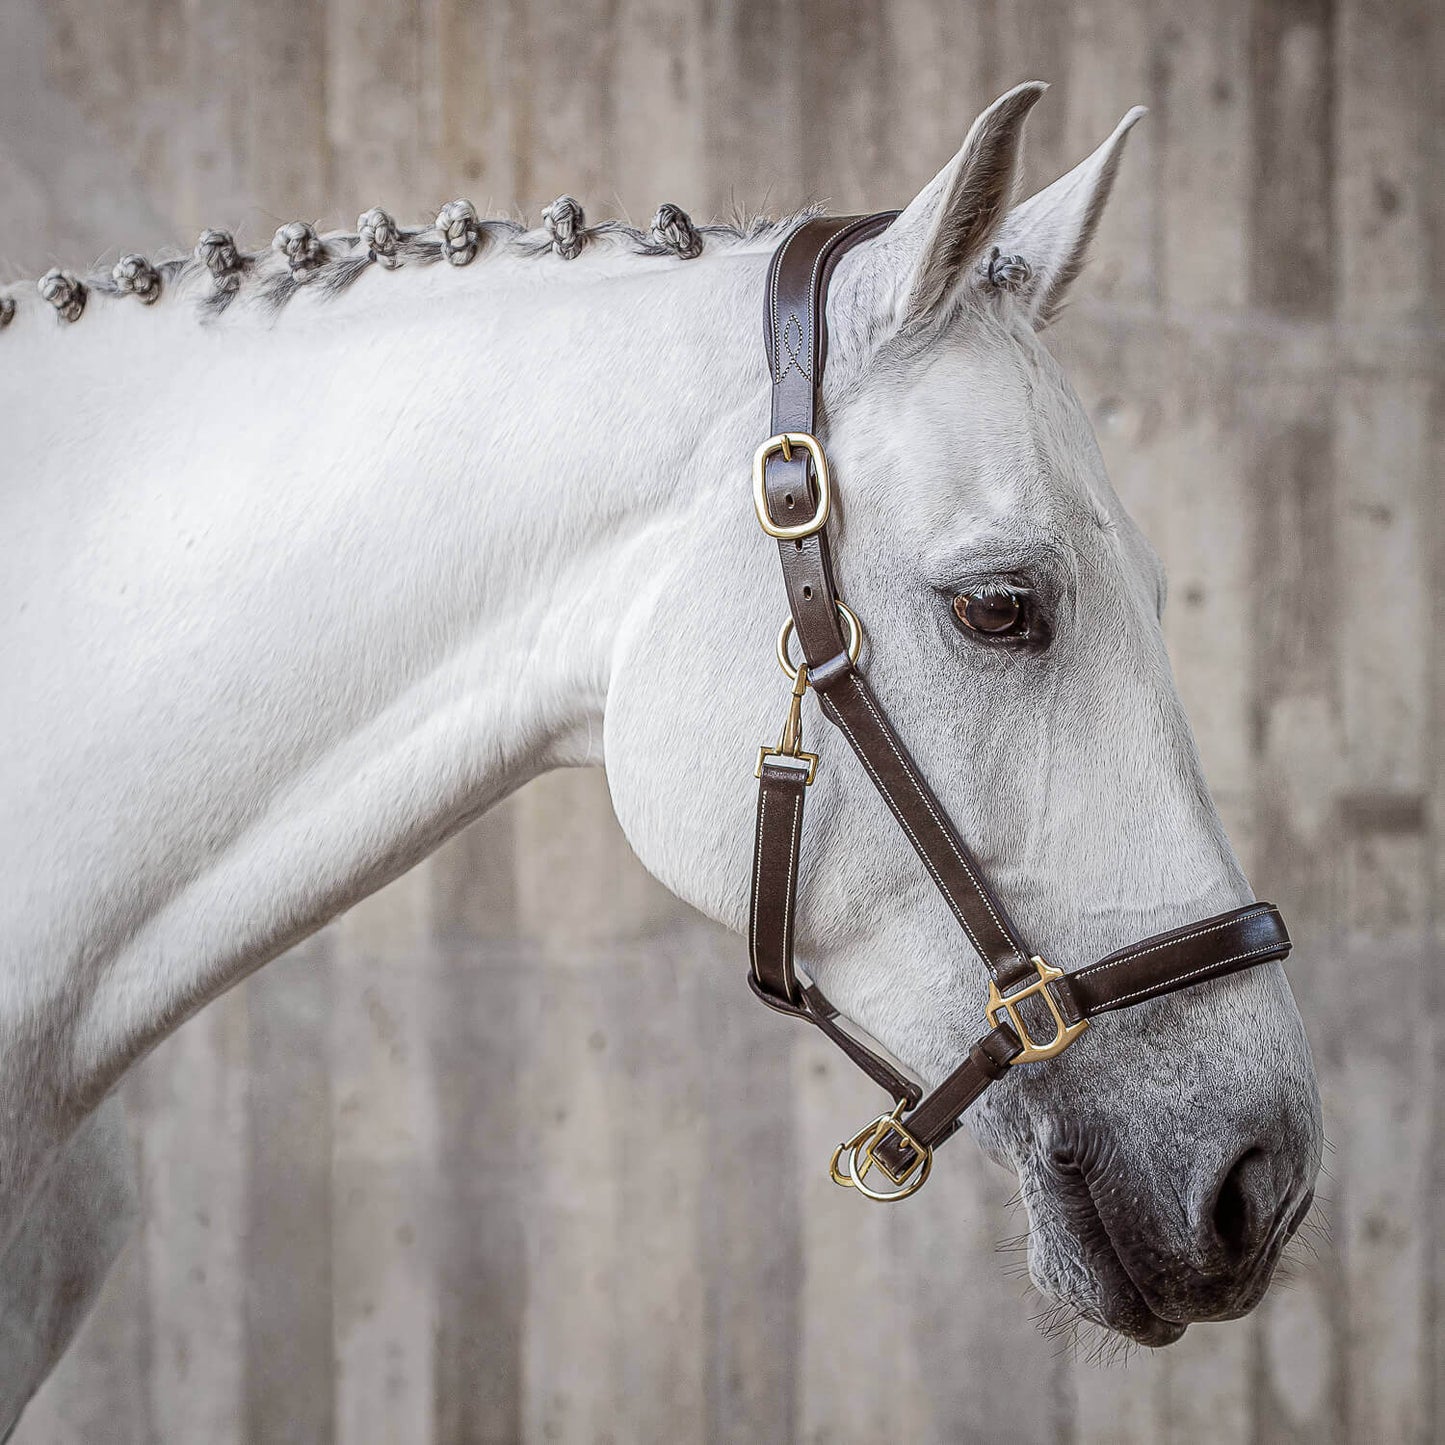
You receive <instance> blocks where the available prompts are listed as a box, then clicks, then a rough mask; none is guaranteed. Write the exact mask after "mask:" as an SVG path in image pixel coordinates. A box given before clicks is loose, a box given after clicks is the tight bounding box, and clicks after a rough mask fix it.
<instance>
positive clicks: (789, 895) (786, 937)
mask: <svg viewBox="0 0 1445 1445" xmlns="http://www.w3.org/2000/svg"><path fill="white" fill-rule="evenodd" d="M802 817H803V794H802V792H801V791H799V792H797V793H794V794H793V837H792V842H791V844H790V846H789V849H788V891H787V892H786V893H784V894H783V982H784V986H785V987H786V988H787V989H788V991H789V993H790V994H791V992H792V991H793V988H794V987H795V986H796V981H795V978H794V975H793V968H792V959H793V950H792V945H791V933H790V932H789V930H790V929H791V928H792V926H793V866H794V864H796V863H797V861H798V824H799V822H800V821H801V820H802Z"/></svg>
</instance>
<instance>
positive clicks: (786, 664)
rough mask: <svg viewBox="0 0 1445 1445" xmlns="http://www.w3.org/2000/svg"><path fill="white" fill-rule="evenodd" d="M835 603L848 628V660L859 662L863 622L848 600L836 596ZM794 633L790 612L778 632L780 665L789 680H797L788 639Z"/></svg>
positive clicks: (796, 670) (796, 671)
mask: <svg viewBox="0 0 1445 1445" xmlns="http://www.w3.org/2000/svg"><path fill="white" fill-rule="evenodd" d="M833 605H834V606H835V607H836V608H837V609H838V616H839V617H841V618H842V619H843V625H844V626H845V627H846V628H847V629H848V661H849V662H857V661H858V652H859V649H860V648H862V646H863V624H862V623H861V622H859V621H858V614H857V613H856V612H854V611H853V609H852V608H851V607H849V606H848V604H847V603H846V602H840V601H839V600H838V599H837V598H836V597H835V598H834V599H833ZM792 635H793V618H792V614H791V613H790V614H789V616H788V620H787V621H786V622H785V623H783V626H782V630H781V631H780V632H779V633H778V666H779V667H781V668H782V669H783V671H784V672H785V673H787V675H788V681H789V682H796V681H797V678H798V669H797V668H796V667H794V666H793V664H792V662H791V661H790V660H789V658H788V640H789V639H790V638H791V637H792Z"/></svg>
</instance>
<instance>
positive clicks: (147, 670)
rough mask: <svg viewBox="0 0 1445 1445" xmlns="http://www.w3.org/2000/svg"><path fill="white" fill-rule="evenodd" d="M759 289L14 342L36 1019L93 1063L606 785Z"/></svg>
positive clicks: (734, 282) (725, 267) (24, 328)
mask: <svg viewBox="0 0 1445 1445" xmlns="http://www.w3.org/2000/svg"><path fill="white" fill-rule="evenodd" d="M763 264H764V262H763V259H762V258H761V257H758V256H729V255H726V254H724V255H720V256H718V257H716V258H712V259H708V258H704V259H703V260H700V261H696V262H692V263H686V264H677V263H669V262H663V261H656V260H651V261H650V260H646V259H643V258H638V257H635V256H627V257H622V256H609V255H607V254H602V255H598V256H596V257H594V258H592V259H590V260H588V259H585V258H584V260H583V261H580V262H577V263H574V264H573V265H571V266H568V265H565V264H563V263H560V262H556V261H552V260H550V259H547V260H540V261H539V260H536V259H530V260H528V259H522V258H497V259H493V260H490V261H488V260H483V261H479V262H478V263H477V265H476V266H475V267H474V268H472V270H471V271H470V272H464V273H460V274H458V273H457V272H455V271H454V270H453V268H449V267H446V266H438V267H434V268H431V269H430V270H427V271H422V272H416V273H412V274H407V273H406V272H403V273H401V274H398V275H396V276H392V275H389V274H387V273H384V272H380V271H375V272H371V273H367V274H365V275H363V276H362V277H361V279H360V281H359V282H357V284H356V285H355V286H354V287H353V288H352V289H351V290H350V291H348V292H347V293H345V294H344V295H342V296H339V297H334V298H317V299H316V300H314V301H313V300H312V299H311V298H310V297H309V296H307V295H305V294H304V293H303V294H302V295H300V296H298V297H297V298H296V299H294V300H293V301H292V302H291V303H290V304H289V306H288V307H287V308H286V309H284V310H283V311H282V312H281V313H280V314H279V315H276V316H269V315H266V314H264V313H263V312H262V311H261V310H259V309H254V310H252V309H248V308H247V307H246V305H245V304H244V303H243V302H238V303H237V305H236V307H235V308H234V313H235V314H231V313H228V314H226V315H224V316H222V317H221V318H219V319H218V320H215V321H212V322H209V323H206V324H201V323H199V322H198V320H197V317H196V315H195V311H194V308H193V307H191V306H188V305H186V304H185V302H184V301H183V300H182V299H180V298H170V297H168V298H165V299H163V300H162V302H161V303H160V304H159V305H157V306H156V307H155V308H153V310H151V311H147V310H144V309H142V308H141V307H139V306H137V305H135V303H134V302H120V301H108V300H102V298H99V297H97V298H94V299H93V301H92V304H91V306H90V307H89V308H88V310H87V314H86V315H85V317H83V318H82V320H80V321H78V322H76V323H74V324H73V325H72V326H69V327H65V328H62V329H57V328H56V326H55V324H54V319H53V317H46V316H40V315H31V316H29V317H17V320H16V322H15V324H14V326H13V327H12V332H13V333H14V334H11V335H7V336H6V337H5V338H4V340H5V342H6V345H7V347H10V348H11V350H10V352H9V354H8V362H9V367H10V369H12V370H13V374H14V376H15V377H16V378H17V380H18V383H19V388H20V391H21V395H20V396H19V398H18V405H17V407H16V412H15V415H16V417H17V418H18V425H17V426H16V427H15V429H14V431H13V433H12V435H11V437H10V438H9V440H8V446H7V452H6V455H5V459H4V465H5V468H6V470H7V471H9V472H10V473H11V475H12V477H13V485H11V486H9V487H7V488H6V489H5V490H4V494H3V507H4V510H5V512H6V514H7V517H6V521H7V525H5V526H4V527H3V528H0V535H3V536H4V537H5V538H7V539H9V541H8V548H9V550H10V552H11V553H12V555H11V556H9V557H7V558H6V559H5V560H4V565H0V603H3V607H0V616H3V617H4V618H5V619H6V623H5V628H6V631H5V633H4V634H0V642H3V643H4V645H5V650H6V652H7V653H8V654H9V660H11V661H12V662H13V667H12V672H11V676H12V679H13V680H14V681H15V682H16V683H17V686H16V692H15V697H16V698H17V699H19V700H20V717H19V718H18V720H17V721H18V724H19V728H18V731H19V733H20V736H19V737H18V738H16V739H14V741H13V743H12V746H10V747H9V748H7V749H6V755H5V757H4V759H3V760H0V802H3V804H4V810H5V812H6V814H7V816H8V817H10V818H12V819H14V820H16V823H17V826H15V827H13V828H10V829H8V830H7V831H6V833H5V837H6V839H9V840H14V841H11V842H9V843H0V847H3V848H13V849H14V851H15V853H16V856H14V857H7V858H5V859H4V860H3V867H0V871H3V873H4V876H6V877H7V879H9V880H11V881H12V882H13V881H15V880H17V879H18V880H19V881H20V886H19V887H17V888H14V889H10V890H7V892H8V895H9V897H10V898H11V899H12V900H22V901H19V902H18V903H15V904H12V906H16V907H18V908H19V910H20V916H19V917H18V918H11V919H5V920H0V922H3V924H4V925H5V926H0V939H8V940H10V942H11V944H12V945H13V947H14V955H13V959H14V962H13V967H14V968H17V969H25V970H27V971H28V972H29V973H30V974H31V976H32V979H33V981H34V984H35V989H34V992H35V996H36V997H40V996H41V995H44V996H45V997H47V998H48V997H50V996H51V995H52V994H53V993H55V992H57V991H61V989H62V984H61V982H60V981H58V976H57V969H58V970H59V972H60V973H63V974H65V975H66V976H65V978H64V980H63V991H64V992H65V993H66V995H67V997H70V998H79V999H81V1000H83V1001H86V1002H85V1003H84V1007H83V1013H84V1016H85V1018H86V1019H87V1020H88V1021H89V1029H90V1033H89V1035H88V1037H87V1042H86V1046H85V1049H84V1053H85V1055H86V1058H87V1060H94V1061H95V1062H96V1066H97V1067H98V1068H100V1069H101V1070H102V1071H103V1072H105V1073H107V1074H108V1073H110V1072H113V1071H114V1069H116V1068H118V1067H122V1066H123V1065H124V1063H125V1062H127V1061H128V1059H129V1057H130V1056H132V1055H133V1054H134V1052H136V1051H137V1049H138V1048H140V1047H143V1046H144V1045H145V1043H146V1042H148V1041H149V1036H150V1035H151V1034H152V1033H153V1032H154V1030H155V1029H156V1027H157V1023H156V1020H157V1019H158V1018H159V1017H161V1016H162V1015H164V1016H165V1018H166V1019H168V1020H170V1021H171V1022H173V1021H174V1019H175V1017H176V1016H177V1015H178V1014H180V1015H182V1016H183V1014H184V1013H185V1012H188V1011H189V1010H191V1009H193V1008H194V1007H197V1006H199V1004H200V1003H201V1002H204V1000H205V999H206V998H207V997H210V996H211V995H212V994H214V993H215V992H217V991H219V990H220V989H221V988H224V987H225V986H227V985H228V984H229V983H230V982H232V981H233V980H234V979H235V978H236V977H238V976H239V975H240V974H241V973H243V972H245V971H246V970H248V969H249V968H252V967H254V966H256V965H257V964H259V963H261V962H264V961H265V960H266V959H268V958H270V957H273V956H274V955H275V954H276V953H278V952H280V951H281V950H282V949H283V948H284V947H286V946H288V945H289V944H290V943H291V942H293V941H294V940H295V939H296V938H298V937H300V936H302V935H304V934H305V933H307V932H309V931H311V930H313V929H314V928H316V927H318V926H320V924H321V923H322V922H324V921H325V920H326V919H327V918H328V917H330V916H332V915H334V914H335V913H336V912H338V911H340V910H341V909H342V908H344V907H346V906H348V905H349V904H350V903H352V902H354V901H355V900H356V899H358V898H360V897H362V896H364V895H365V894H366V893H368V892H370V891H373V890H374V889H375V888H376V887H378V886H379V885H380V884H381V883H383V882H385V881H387V880H388V879H389V878H390V877H392V876H395V875H396V874H398V873H400V872H401V871H403V870H404V869H405V868H407V867H409V866H410V865H411V864H412V863H414V862H415V861H417V860H418V859H420V858H421V857H422V856H424V855H425V854H426V853H428V852H429V851H431V849H432V848H434V847H435V846H436V845H437V843H438V842H440V841H441V840H442V839H443V838H444V837H445V836H447V835H448V834H449V833H450V832H452V831H454V830H456V829H457V828H459V827H460V826H462V825H463V824H464V823H465V822H466V821H468V820H469V819H470V818H471V817H473V816H475V815H476V814H478V813H480V812H481V811H483V810H484V809H485V808H486V807H487V806H488V805H489V804H490V803H492V802H493V801H495V800H496V799H498V798H500V797H501V796H503V795H504V794H505V793H506V792H508V791H509V790H510V789H512V788H514V787H516V786H517V785H518V784H520V783H521V782H522V781H524V780H525V779H527V778H528V777H531V776H533V775H534V774H535V773H537V772H539V771H542V770H544V769H546V768H548V767H552V766H557V765H560V764H574V763H586V762H592V761H597V760H599V755H600V741H601V737H602V726H601V723H602V717H603V712H604V709H605V704H606V693H607V685H608V673H609V657H610V650H611V647H612V645H613V639H614V638H615V636H616V634H617V630H618V629H619V627H621V626H622V625H623V623H624V620H625V616H626V613H627V611H628V609H629V608H630V607H634V606H637V605H639V603H640V601H641V600H642V599H645V597H646V596H647V594H648V589H649V585H650V583H651V575H652V569H651V568H650V565H649V561H650V559H651V558H652V557H653V556H654V553H653V550H652V549H653V548H654V547H655V546H656V545H657V542H658V538H659V537H660V536H661V535H663V534H665V532H666V529H667V528H669V527H671V526H676V525H680V523H681V519H682V517H683V516H684V514H685V513H686V512H687V510H688V509H689V508H690V507H691V506H694V505H695V504H696V501H697V496H698V493H699V491H700V490H701V489H704V488H706V487H707V486H708V485H709V483H708V481H707V476H708V471H709V468H716V466H717V465H718V463H717V462H715V461H714V460H713V458H712V457H711V456H710V452H716V451H717V450H718V448H717V443H716V427H717V422H718V418H719V416H720V415H721V414H725V413H726V412H727V410H728V408H729V407H730V406H731V407H733V408H734V409H735V410H738V411H742V410H743V409H744V408H748V409H751V410H756V408H757V406H758V405H759V402H758V398H759V396H760V395H761V391H762V387H763V385H764V379H763V376H762V368H761V365H760V360H759V358H758V357H757V356H756V354H755V353H756V351H757V350H758V348H756V341H755V337H754V330H755V328H754V325H753V321H754V317H753V312H754V310H755V307H754V302H755V298H756V294H757V289H758V287H759V286H760V284H761V282H760V276H761V267H762V265H763ZM22 323H24V324H22ZM41 323H48V324H47V325H42V324H41ZM17 619H18V621H17ZM61 652H63V653H64V655H65V658H66V660H65V662H64V664H63V665H61V666H57V665H56V657H57V653H61ZM21 760H23V762H24V768H23V771H22V770H21ZM18 840H23V841H24V845H25V846H24V848H23V850H22V849H21V848H19V846H18ZM5 947H6V945H5V944H0V949H3V948H5ZM158 954H161V955H164V956H166V957H168V958H172V959H184V960H186V962H185V965H184V967H185V969H186V977H185V978H182V979H177V978H166V979H163V980H161V979H157V978H156V977H155V958H156V957H157V956H158ZM76 969H81V970H83V972H84V977H82V978H76V977H73V976H71V975H72V974H73V972H74V970H76ZM158 995H159V996H163V997H164V999H165V1004H164V1007H163V1008H158V1006H157V997H158Z"/></svg>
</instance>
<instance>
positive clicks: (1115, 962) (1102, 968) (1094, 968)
mask: <svg viewBox="0 0 1445 1445" xmlns="http://www.w3.org/2000/svg"><path fill="white" fill-rule="evenodd" d="M1269 912H1270V907H1269V905H1268V904H1262V905H1261V906H1260V907H1258V908H1256V909H1254V910H1253V911H1252V912H1250V913H1241V914H1239V915H1238V916H1236V917H1234V918H1226V919H1225V920H1224V922H1223V923H1211V924H1210V925H1209V927H1208V928H1196V929H1195V930H1194V932H1193V933H1184V934H1180V935H1179V937H1177V938H1174V937H1170V938H1165V939H1161V940H1160V942H1158V943H1154V944H1151V945H1150V946H1149V947H1148V948H1140V949H1135V950H1131V951H1130V952H1128V953H1125V954H1121V955H1120V956H1119V957H1118V958H1115V959H1101V960H1100V961H1099V962H1098V963H1091V964H1089V966H1088V967H1087V968H1081V969H1079V970H1078V971H1077V972H1075V973H1074V974H1073V977H1074V978H1083V977H1084V976H1085V975H1087V974H1091V973H1104V972H1107V971H1108V970H1109V969H1111V968H1118V967H1119V965H1120V964H1121V963H1133V962H1134V960H1135V959H1136V958H1143V957H1145V956H1146V955H1147V954H1150V953H1158V952H1159V950H1160V949H1161V948H1173V947H1174V945H1175V944H1176V943H1188V942H1189V940H1190V939H1192V938H1203V937H1204V935H1205V934H1206V933H1218V932H1219V930H1220V929H1221V928H1233V927H1234V925H1235V924H1236V923H1245V922H1247V921H1248V920H1249V919H1251V918H1262V917H1264V915H1265V914H1267V913H1269ZM1274 946H1275V945H1271V947H1274ZM1186 976H1187V975H1186Z"/></svg>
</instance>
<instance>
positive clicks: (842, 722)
mask: <svg viewBox="0 0 1445 1445" xmlns="http://www.w3.org/2000/svg"><path fill="white" fill-rule="evenodd" d="M837 722H838V726H839V727H840V728H842V729H843V731H844V732H845V733H846V734H847V735H848V741H849V742H850V743H852V745H853V751H854V752H855V753H857V754H858V757H859V758H860V759H861V760H862V763H863V766H864V767H865V768H867V769H868V774H869V776H870V777H871V778H872V779H873V786H874V787H876V788H877V789H878V791H879V793H881V794H882V795H883V801H884V802H885V803H887V804H888V808H889V811H890V812H891V813H892V814H893V816H894V817H895V818H896V819H897V820H898V826H899V827H900V828H902V829H903V831H904V832H905V833H907V834H908V836H909V837H910V838H911V839H912V840H913V847H914V850H915V851H916V852H917V854H918V856H919V857H920V858H921V859H922V860H923V866H924V867H925V868H927V869H928V871H929V873H930V874H931V875H932V877H933V881H934V882H935V883H936V884H938V891H939V892H940V893H942V894H943V897H944V901H945V902H946V903H947V904H948V907H949V911H950V912H951V913H952V914H953V916H954V917H955V918H956V919H958V922H959V925H960V926H961V927H962V929H963V931H964V932H965V933H966V934H967V935H968V941H969V942H970V943H971V944H973V951H974V952H975V953H976V954H978V956H979V957H980V958H981V959H982V960H983V962H984V964H985V966H989V967H991V966H992V960H991V959H990V958H989V956H988V953H987V952H986V951H985V949H984V946H983V945H982V944H981V943H980V942H979V941H978V936H977V934H975V933H974V931H973V926H972V925H971V924H970V923H969V921H968V918H967V917H966V916H965V914H964V912H963V909H962V908H961V907H960V906H959V903H958V900H957V899H956V898H955V897H954V896H953V893H952V891H951V890H950V889H949V886H948V884H947V883H946V882H945V881H944V878H943V875H942V874H941V873H940V872H939V871H938V869H937V868H936V867H935V866H934V863H933V859H931V858H930V857H929V856H928V854H927V853H926V852H925V851H924V849H923V844H922V843H921V842H919V840H918V834H917V833H915V832H914V831H913V828H912V826H911V825H910V823H909V821H908V819H907V818H905V817H904V816H903V810H902V809H901V808H900V807H899V806H898V803H897V800H896V799H895V798H894V797H893V794H892V793H890V792H889V791H888V789H887V787H886V786H885V785H884V782H883V779H882V778H881V777H879V776H878V770H877V769H876V768H875V767H874V766H873V764H872V762H871V761H870V760H869V758H868V754H867V753H865V752H864V751H863V749H862V747H861V746H860V745H859V742H858V739H857V738H856V737H855V736H854V735H853V729H852V728H851V727H849V726H848V719H847V718H845V717H844V716H843V714H842V713H839V714H838V718H837Z"/></svg>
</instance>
